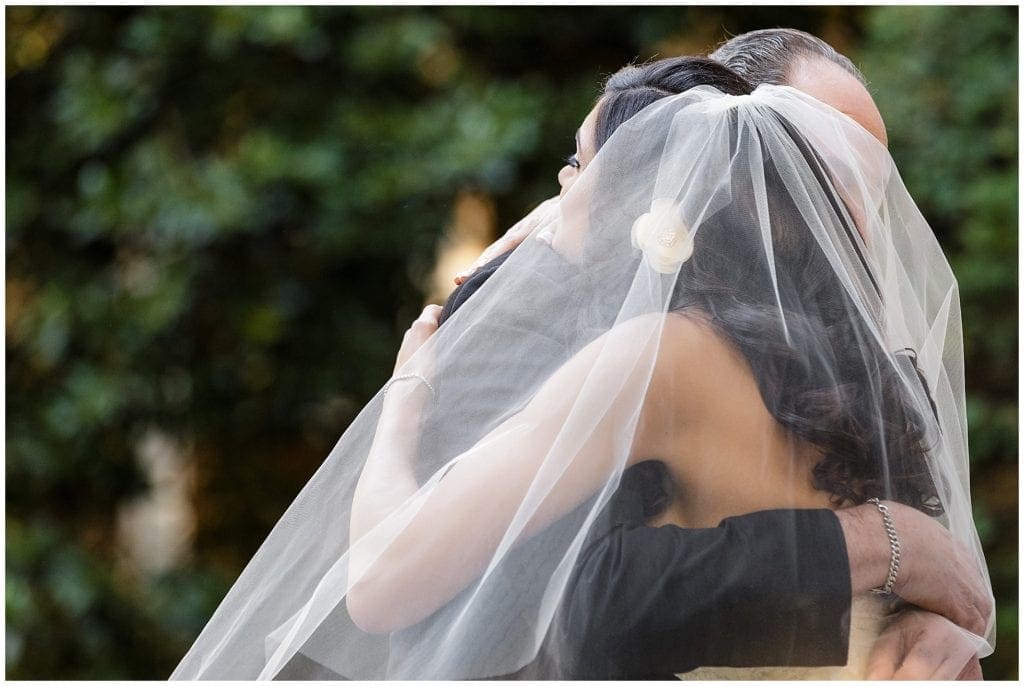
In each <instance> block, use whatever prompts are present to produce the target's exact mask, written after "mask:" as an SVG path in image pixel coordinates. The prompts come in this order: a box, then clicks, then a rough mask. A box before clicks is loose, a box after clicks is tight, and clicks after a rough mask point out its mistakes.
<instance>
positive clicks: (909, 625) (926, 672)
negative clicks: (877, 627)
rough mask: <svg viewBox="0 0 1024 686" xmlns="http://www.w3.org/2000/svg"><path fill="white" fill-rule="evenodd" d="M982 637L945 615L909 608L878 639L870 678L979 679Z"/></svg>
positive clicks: (873, 654) (870, 660)
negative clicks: (962, 627)
mask: <svg viewBox="0 0 1024 686" xmlns="http://www.w3.org/2000/svg"><path fill="white" fill-rule="evenodd" d="M977 648H978V639H977V638H974V637H972V636H970V634H967V633H966V632H965V631H964V630H963V629H960V628H959V627H957V626H956V625H954V624H953V623H952V622H950V621H949V620H948V619H946V618H945V617H940V616H939V615H937V614H934V613H931V612H926V611H924V610H916V609H915V610H905V611H903V612H901V613H899V614H898V615H896V616H895V617H894V618H893V620H892V622H891V623H890V624H889V626H888V627H886V629H885V630H884V631H882V634H881V635H880V636H879V637H878V640H876V641H875V645H874V647H873V648H872V649H871V655H870V656H869V658H868V673H867V678H868V679H886V680H893V679H896V680H903V679H910V680H915V681H919V680H925V679H928V680H942V681H950V680H953V679H958V680H968V681H978V680H980V679H981V678H982V675H981V664H980V663H979V662H978V658H977V656H976V652H977Z"/></svg>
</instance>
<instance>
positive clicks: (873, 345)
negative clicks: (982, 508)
mask: <svg viewBox="0 0 1024 686" xmlns="http://www.w3.org/2000/svg"><path fill="white" fill-rule="evenodd" d="M766 116H771V115H769V114H767V113H766ZM775 117H776V120H777V122H778V124H779V125H781V127H782V128H783V129H784V130H785V132H786V133H787V134H788V137H789V139H790V140H791V141H792V142H793V144H794V149H793V152H794V154H796V155H799V156H800V157H802V162H803V163H805V164H806V166H807V168H808V169H809V170H810V172H811V173H812V174H813V175H814V177H815V178H816V180H817V182H818V186H819V187H820V189H821V192H822V195H821V198H820V199H821V200H822V201H823V202H824V203H827V204H828V205H829V206H830V207H831V209H832V212H833V213H834V215H835V218H836V220H837V222H838V224H839V225H840V226H841V227H842V228H843V230H844V233H845V239H846V240H847V241H848V243H849V246H850V248H851V252H852V253H853V254H855V255H856V260H858V261H859V262H860V267H861V268H862V269H863V273H864V274H865V276H866V281H867V283H866V284H865V287H866V288H867V291H868V293H867V297H869V298H870V299H873V300H875V301H876V302H875V305H876V306H877V307H879V308H880V307H881V306H882V305H881V302H880V296H881V294H880V293H879V292H878V290H877V284H876V283H875V282H874V279H873V276H872V272H871V266H870V265H869V264H868V262H867V261H866V259H865V258H864V256H863V254H862V252H861V250H860V245H861V244H860V240H859V238H860V237H859V234H858V232H857V229H856V228H855V226H854V224H853V221H852V219H851V217H850V215H849V213H848V212H847V209H846V207H845V206H844V205H843V203H842V202H841V200H840V198H839V196H838V194H837V193H836V191H835V189H834V187H833V185H832V181H831V179H830V178H829V176H828V174H827V172H826V171H825V166H824V165H823V163H822V161H821V158H820V157H819V156H818V154H817V153H816V152H815V151H814V149H813V148H812V147H811V145H810V144H809V143H808V142H807V141H806V139H804V137H803V136H802V135H801V134H800V133H799V132H798V131H796V130H795V129H794V127H793V126H792V125H791V124H789V123H788V122H787V121H785V119H783V118H782V117H781V116H779V115H775ZM762 159H763V160H764V161H763V163H762V165H761V167H760V169H759V170H758V171H759V172H760V171H761V170H763V174H764V186H765V198H766V202H767V205H768V207H767V208H766V210H759V209H758V208H757V207H755V200H754V199H753V198H748V197H738V198H734V199H733V201H732V202H731V203H730V204H729V205H728V206H727V207H726V208H724V209H723V210H721V211H720V212H719V213H718V214H717V215H716V216H714V217H712V218H710V220H708V221H706V222H704V224H702V226H701V232H702V235H703V236H705V239H704V240H705V241H708V242H713V245H714V249H712V250H700V249H697V250H695V251H694V253H693V256H692V258H691V259H690V260H688V261H687V262H686V263H684V264H683V265H682V267H681V268H680V272H679V276H678V279H677V281H676V286H675V290H674V293H673V299H672V302H671V304H670V309H673V310H696V311H698V312H703V313H706V314H708V315H710V323H711V324H712V325H713V326H714V327H715V329H716V330H718V331H719V332H720V333H721V334H722V335H723V336H724V337H725V338H726V339H727V340H728V341H729V342H730V343H731V344H732V345H733V346H735V347H736V348H737V349H738V350H739V351H740V352H741V353H742V355H743V357H744V358H745V359H746V360H747V362H748V364H749V365H750V369H751V371H752V373H753V375H754V377H755V379H756V381H757V384H758V388H759V389H760V392H761V398H762V400H763V401H764V404H765V406H766V407H767V408H768V410H769V412H770V413H771V414H772V416H773V417H774V418H775V419H776V420H777V421H778V422H779V423H780V424H781V425H782V426H784V427H786V429H788V430H789V431H790V432H791V433H792V434H793V435H795V436H798V437H799V438H801V439H803V440H804V441H807V442H808V443H810V444H812V445H814V446H815V447H817V448H818V449H819V451H820V452H821V458H820V460H819V461H818V462H817V464H816V465H815V467H814V469H813V479H814V485H815V487H816V488H817V489H819V490H822V491H826V492H828V493H830V494H831V496H832V501H833V503H834V504H836V505H842V504H859V503H862V502H864V501H866V500H867V499H868V498H871V497H877V498H886V499H892V500H897V501H899V502H903V503H906V504H908V505H911V506H913V507H916V508H918V509H920V510H922V511H924V512H927V513H929V514H932V515H936V514H940V513H941V508H940V506H939V505H938V503H939V498H938V497H937V493H936V491H935V484H934V482H933V480H932V477H931V474H930V470H929V468H928V464H927V459H926V458H927V454H928V451H929V448H928V439H929V438H930V437H931V436H930V434H929V430H934V429H936V428H937V421H938V418H937V417H934V416H933V415H932V413H931V412H930V411H929V412H927V414H924V413H922V412H921V411H920V410H921V409H922V408H927V407H929V405H930V406H931V408H934V404H933V403H932V400H931V397H930V395H929V392H928V389H927V386H926V384H925V381H924V378H923V376H922V375H921V374H920V371H919V370H918V369H917V366H916V358H915V357H914V356H913V355H906V354H904V352H905V351H900V352H899V353H896V352H887V351H885V350H884V349H883V348H882V347H881V346H880V345H879V343H878V340H877V338H876V334H875V332H874V331H873V330H872V325H871V323H870V319H871V318H872V315H870V314H868V313H865V312H864V311H862V310H861V309H859V308H858V307H857V305H856V304H855V302H854V297H853V296H852V295H851V293H850V287H851V284H844V283H843V282H842V280H841V278H840V276H839V275H838V274H837V273H836V270H835V269H834V268H833V267H832V265H831V264H830V262H829V259H828V257H827V256H826V254H825V251H824V249H823V247H822V245H821V243H820V241H818V240H817V239H815V238H814V236H813V235H812V228H811V227H810V226H809V225H808V223H807V221H806V219H805V217H804V216H803V215H802V213H801V212H800V210H799V208H798V207H797V205H796V204H795V202H794V199H793V196H792V195H791V194H790V193H789V192H787V190H786V185H785V182H784V181H783V174H784V172H782V171H780V169H779V168H778V167H777V166H776V164H775V163H774V161H773V159H772V156H771V153H770V152H769V151H768V150H767V149H764V150H762ZM733 169H734V170H736V173H743V172H742V171H741V170H749V169H751V167H750V166H748V165H744V164H742V163H739V164H734V165H733ZM765 215H767V216H769V217H771V224H770V226H771V229H770V230H771V240H772V246H771V252H770V253H769V254H770V255H771V257H772V259H773V261H774V264H767V261H766V260H765V257H766V251H765V249H764V244H763V241H764V236H763V235H762V229H761V221H759V217H763V216H765ZM715 233H718V234H719V235H718V239H717V240H716V239H715V238H714V237H713V236H714V234H715ZM869 307H870V306H869ZM911 352H912V351H911ZM904 362H905V363H906V364H904ZM897 365H899V366H900V367H902V369H900V368H897ZM901 375H902V376H903V377H904V378H906V379H907V381H906V382H904V381H903V380H902V379H901ZM932 420H935V421H932Z"/></svg>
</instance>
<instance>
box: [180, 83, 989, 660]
mask: <svg viewBox="0 0 1024 686" xmlns="http://www.w3.org/2000/svg"><path fill="white" fill-rule="evenodd" d="M522 221H529V222H531V223H533V224H534V225H536V227H537V228H536V229H535V230H534V232H533V234H532V235H531V237H530V238H529V239H527V240H526V241H525V242H524V243H523V244H522V245H521V246H520V247H518V248H517V249H516V250H515V251H514V252H513V253H512V254H511V255H510V256H509V257H508V259H507V260H506V261H505V262H504V263H503V264H502V265H501V267H500V268H498V269H497V271H496V272H495V273H494V274H493V276H491V278H490V279H488V280H487V282H486V283H485V284H484V285H483V286H482V287H481V288H480V289H479V291H477V292H476V293H475V294H474V295H473V296H472V297H471V298H469V299H468V300H467V301H466V302H465V303H464V304H463V305H462V306H461V307H460V308H459V309H458V310H457V311H456V312H455V313H454V315H453V316H452V317H451V318H450V319H448V320H447V321H445V322H444V323H443V325H442V326H441V327H440V328H439V329H438V331H437V332H436V333H435V334H434V335H432V336H431V337H430V338H429V339H428V341H427V343H426V344H424V345H423V346H422V347H421V348H420V349H419V350H418V351H417V352H416V353H415V355H414V356H413V357H412V359H410V360H409V361H408V362H407V363H406V364H405V366H404V367H403V368H402V369H400V370H398V371H397V373H396V378H395V380H393V381H392V382H391V383H390V384H389V385H388V386H387V387H385V389H382V390H381V392H379V393H378V394H377V395H376V397H374V398H373V399H372V400H371V401H370V402H369V404H368V405H367V406H366V407H365V408H364V409H363V411H362V412H361V413H360V414H359V416H358V417H357V419H356V420H355V421H354V422H353V423H352V424H351V425H350V426H349V427H348V429H347V430H346V431H345V432H344V434H343V435H342V436H341V437H340V439H339V440H338V442H337V444H336V445H335V446H334V448H333V450H332V451H331V452H330V454H329V455H328V456H327V458H326V459H325V460H324V462H323V464H322V465H321V467H320V468H319V469H318V471H317V472H316V473H315V475H314V476H313V477H312V479H311V480H310V481H309V483H308V484H307V485H306V486H305V487H304V488H303V489H302V491H301V492H300V493H299V495H298V496H297V497H296V498H295V500H294V502H293V503H292V505H291V506H290V507H289V508H288V510H287V511H286V512H285V513H284V515H283V516H282V517H281V519H280V521H279V522H278V524H277V525H276V526H275V527H274V529H273V530H272V532H271V533H270V535H269V536H268V537H267V539H266V541H265V542H264V543H263V545H262V546H261V547H260V549H259V550H258V552H257V553H256V555H255V556H254V557H253V559H252V560H251V562H250V563H249V564H248V566H247V567H246V568H245V570H244V571H243V572H242V574H241V575H240V576H239V578H238V579H237V581H236V582H235V584H234V586H233V587H232V588H231V590H230V592H229V593H228V594H227V596H226V597H225V598H224V600H223V602H222V603H221V605H220V607H219V608H218V609H217V611H216V613H215V614H214V616H213V617H212V618H211V620H210V621H209V623H208V624H207V626H206V627H205V629H204V630H203V632H202V634H201V635H200V636H199V638H198V639H197V640H196V642H195V644H194V645H193V646H192V648H191V650H190V651H189V652H188V654H187V655H186V656H185V658H184V659H183V660H182V662H181V664H180V665H179V666H178V668H177V669H176V671H175V672H174V674H173V676H172V678H175V679H188V678H192V679H257V678H259V679H273V678H289V677H294V676H295V675H298V674H305V675H310V676H312V677H313V678H347V679H473V678H488V677H499V676H502V675H506V674H510V673H513V672H515V671H516V670H519V669H521V668H522V667H523V666H524V665H526V664H528V663H530V662H531V661H532V660H535V659H537V657H538V654H539V652H540V651H541V650H546V651H549V652H551V651H554V654H553V655H551V654H549V655H547V657H546V659H547V660H549V661H553V662H554V663H557V662H558V660H559V655H558V654H557V653H558V650H559V649H560V647H559V646H560V644H559V643H558V642H557V641H551V640H546V638H547V637H548V634H549V632H550V631H551V629H552V626H553V624H554V623H555V622H556V621H557V618H558V616H559V615H558V612H559V607H560V606H561V605H562V603H563V601H564V600H565V598H566V597H567V595H568V594H569V593H570V590H571V589H570V586H571V585H572V584H573V583H575V579H574V575H573V571H574V567H575V565H576V564H577V563H578V561H579V559H580V556H581V555H582V554H583V553H584V552H585V550H586V547H587V546H588V545H591V544H592V543H593V541H594V540H596V539H597V538H598V537H599V536H600V535H601V531H600V530H599V528H600V527H602V526H606V524H607V521H606V519H605V518H602V516H601V514H602V512H603V511H605V509H606V507H607V506H608V504H609V502H610V501H611V499H612V498H613V496H614V494H615V493H616V491H617V489H619V488H620V486H621V484H622V480H623V474H624V473H625V472H626V471H627V469H628V463H629V461H630V459H631V453H632V451H633V445H634V441H635V439H636V436H637V434H638V432H639V431H641V430H642V427H640V426H639V422H640V419H641V417H642V415H643V413H644V412H645V411H647V409H649V408H651V407H654V408H657V407H658V404H659V403H669V402H674V400H671V399H669V398H668V397H665V398H662V397H653V396H652V394H651V393H649V390H650V389H651V388H652V387H653V384H654V382H655V381H656V380H657V378H658V377H657V376H656V375H657V374H662V373H665V372H663V371H662V367H661V366H660V365H659V360H663V359H665V355H666V352H667V347H669V346H673V345H676V344H679V345H682V342H679V343H677V341H676V340H675V339H674V338H673V336H672V335H671V332H672V331H673V330H674V329H673V327H672V323H673V322H674V321H676V319H674V318H677V317H683V318H690V319H691V320H693V321H699V322H702V323H703V325H706V326H707V327H708V328H709V329H710V330H711V331H714V332H715V335H716V336H717V337H718V339H719V340H721V341H723V344H724V345H725V346H726V347H728V348H729V349H730V350H733V351H734V352H735V354H736V355H738V356H739V359H742V360H743V363H744V364H745V365H747V367H748V368H749V370H750V378H751V379H752V380H753V381H752V383H755V384H756V389H757V393H758V394H759V395H760V398H761V401H762V402H763V404H764V406H765V409H766V411H767V412H768V413H770V415H771V416H772V417H773V418H774V420H775V422H776V424H777V426H778V427H780V432H781V434H782V435H784V436H786V437H788V438H789V439H790V445H792V446H794V448H793V450H794V455H793V463H792V465H793V466H792V469H791V471H790V472H789V474H788V477H787V478H789V479H790V480H791V482H792V484H793V489H794V492H796V491H797V490H799V489H804V488H806V487H807V485H808V484H811V485H812V488H814V489H817V490H818V491H821V492H822V494H823V495H824V496H825V497H826V501H831V502H832V503H833V504H834V505H835V506H842V505H849V504H857V503H861V502H864V501H865V500H866V499H868V498H871V497H878V498H881V499H883V500H885V499H888V500H894V501H898V502H902V503H906V504H909V505H911V506H913V507H916V508H918V509H920V510H921V511H923V512H925V513H926V514H928V515H929V516H931V517H935V518H937V519H938V520H939V521H941V522H942V523H943V524H944V525H945V526H946V527H947V528H948V529H949V530H950V531H951V532H952V534H953V538H954V539H955V540H957V541H958V542H960V544H962V545H965V546H967V547H968V548H969V549H970V550H972V551H973V552H974V554H975V555H976V558H977V563H978V565H979V568H980V569H984V559H983V557H982V550H981V546H980V543H979V540H978V536H977V532H976V530H975V527H974V523H973V520H972V515H971V499H970V491H969V474H968V453H967V450H968V443H967V422H966V418H965V407H964V368H963V350H962V335H961V321H960V309H959V299H958V292H957V283H956V280H955V278H954V276H953V274H952V272H951V270H950V267H949V265H948V263H947V261H946V259H945V257H944V256H943V253H942V250H941V249H940V247H939V245H938V243H937V242H936V239H935V237H934V236H933V235H932V232H931V230H930V229H929V227H928V224H927V223H926V221H925V219H924V218H923V217H922V216H921V214H920V212H919V211H918V210H917V208H916V207H915V205H914V202H913V201H912V199H911V198H910V196H909V195H908V194H907V191H906V189H905V188H904V186H903V184H902V182H901V180H900V177H899V174H898V172H897V170H896V169H895V167H894V165H893V162H892V160H891V158H890V157H889V155H888V152H887V151H886V150H885V148H884V147H883V146H882V145H880V144H879V143H878V142H877V141H876V140H875V139H874V138H873V137H872V136H871V135H870V134H868V133H867V132H866V131H864V130H863V129H861V128H860V127H859V126H858V125H857V124H856V123H854V122H853V121H852V120H850V119H848V118H847V117H846V116H844V115H842V114H841V113H839V112H837V111H835V110H833V109H831V108H829V107H827V106H825V105H823V104H821V103H819V102H818V101H816V100H814V99H813V98H811V97H809V96H806V95H804V94H801V93H799V92H798V91H796V90H793V89H791V88H788V87H778V86H762V87H760V88H758V89H757V90H756V91H754V93H753V94H751V95H744V96H728V95H723V94H721V93H719V92H718V91H716V90H715V89H713V88H710V87H699V88H695V89H693V90H691V91H688V92H686V93H683V94H680V95H675V96H672V97H667V98H664V99H662V100H659V101H657V102H656V103H654V104H652V105H650V106H648V107H647V108H645V109H644V110H642V111H641V112H640V113H639V114H637V115H636V116H634V117H632V118H631V119H630V120H628V121H627V122H626V123H625V124H623V125H622V126H621V127H619V128H618V129H617V130H616V131H615V133H614V134H613V135H612V136H611V138H610V139H609V140H608V141H607V142H606V143H605V144H604V145H603V146H602V147H601V149H600V150H599V151H598V153H597V155H596V156H595V157H594V159H593V160H592V161H591V162H590V163H589V164H588V165H587V166H586V168H585V169H584V170H583V171H582V173H581V175H580V177H579V178H578V179H577V181H576V182H575V184H574V185H573V186H572V188H571V190H569V191H568V192H567V193H566V194H564V195H563V197H561V198H560V199H557V200H551V201H548V202H546V203H544V204H542V205H541V206H540V207H538V208H537V209H536V210H534V212H532V213H531V214H530V215H528V216H527V217H525V218H524V219H523V220H522ZM541 233H543V234H544V235H546V236H549V237H550V238H551V240H550V241H541V240H536V237H537V235H540V234H541ZM687 354H689V355H690V358H689V359H687V360H685V363H686V364H687V365H692V366H693V368H699V367H700V365H702V364H703V363H704V359H703V356H702V355H701V353H700V349H699V347H698V348H696V349H693V350H691V352H689V353H687ZM678 357H679V355H675V358H674V359H678ZM685 378H687V376H686V374H685V373H682V374H681V375H680V376H679V383H683V380H684V379H685ZM676 391H677V392H676V393H675V394H674V396H675V398H676V399H678V398H679V397H688V398H692V399H693V402H700V399H701V393H703V392H705V389H700V388H692V389H691V388H677V389H676ZM716 392H718V393H722V392H726V393H727V392H729V391H728V390H725V391H723V390H722V389H717V391H716ZM661 409H662V410H663V411H664V412H671V411H672V408H671V407H664V408H661ZM766 440H767V438H766ZM797 446H802V448H801V450H802V451H803V452H801V454H805V453H806V450H811V451H813V453H814V454H815V455H817V456H818V458H820V459H817V460H816V461H815V462H813V463H806V462H800V461H799V460H800V459H802V458H800V457H799V456H798V455H797V454H796V453H797V452H798V450H797ZM678 450H679V451H680V454H685V453H686V452H687V450H688V448H687V446H685V445H680V446H678ZM755 453H756V451H755ZM644 457H645V458H649V459H651V460H668V459H669V458H672V457H674V456H672V455H649V456H644ZM635 458H636V456H635V455H634V456H633V459H635ZM686 459H691V460H715V459H722V458H720V456H717V455H715V454H694V455H689V456H688V457H687V458H686ZM751 459H753V460H754V461H755V463H756V460H757V459H759V458H758V456H757V455H756V454H755V455H754V456H753V457H752V458H751ZM764 459H765V460H767V459H768V458H764ZM764 468H765V469H769V466H768V465H767V463H766V464H765V467H764ZM755 471H756V470H755ZM788 496H789V494H788V493H787V492H786V490H785V489H782V490H781V491H779V492H777V493H774V494H773V497H774V498H776V500H777V503H778V504H777V506H778V507H780V508H781V507H786V506H787V504H789V499H788ZM879 531H880V533H879V535H880V536H881V535H883V534H882V533H881V525H880V527H879ZM638 597H640V598H646V602H649V603H652V604H655V603H658V597H657V594H647V595H646V596H643V595H641V596H638ZM636 609H637V610H638V611H641V612H642V610H643V608H642V607H641V608H636ZM680 611H687V609H686V608H680ZM694 611H698V610H696V609H695V610H694ZM992 620H993V618H991V617H990V618H989V623H988V624H989V630H988V632H987V635H986V636H981V637H978V638H979V652H980V654H982V655H984V654H987V653H988V652H990V651H991V647H990V646H991V644H992V641H993V640H994V629H993V621H992ZM613 628H614V627H609V630H612V629H613ZM680 650H685V646H680Z"/></svg>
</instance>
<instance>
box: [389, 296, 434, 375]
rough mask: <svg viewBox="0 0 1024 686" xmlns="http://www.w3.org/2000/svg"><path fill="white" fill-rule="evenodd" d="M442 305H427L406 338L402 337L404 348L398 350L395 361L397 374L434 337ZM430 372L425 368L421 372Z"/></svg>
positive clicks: (406, 333)
mask: <svg viewBox="0 0 1024 686" xmlns="http://www.w3.org/2000/svg"><path fill="white" fill-rule="evenodd" d="M441 309H442V308H441V306H440V305H427V306H426V307H424V308H423V312H421V313H420V316H419V317H417V318H416V321H414V322H413V323H412V326H410V327H409V328H408V329H407V330H406V332H405V336H403V337H402V346H401V347H400V348H399V349H398V357H397V359H396V360H395V373H397V372H398V370H399V369H401V368H402V367H403V366H404V365H405V363H406V362H408V361H409V359H410V358H411V357H412V356H413V354H414V353H415V352H416V351H417V350H419V349H420V348H421V347H422V346H423V344H424V343H426V342H427V339H428V338H430V337H431V336H432V335H434V332H435V331H437V327H438V318H439V317H440V316H441ZM425 371H429V370H428V369H426V368H424V370H422V371H421V373H422V372H425Z"/></svg>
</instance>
